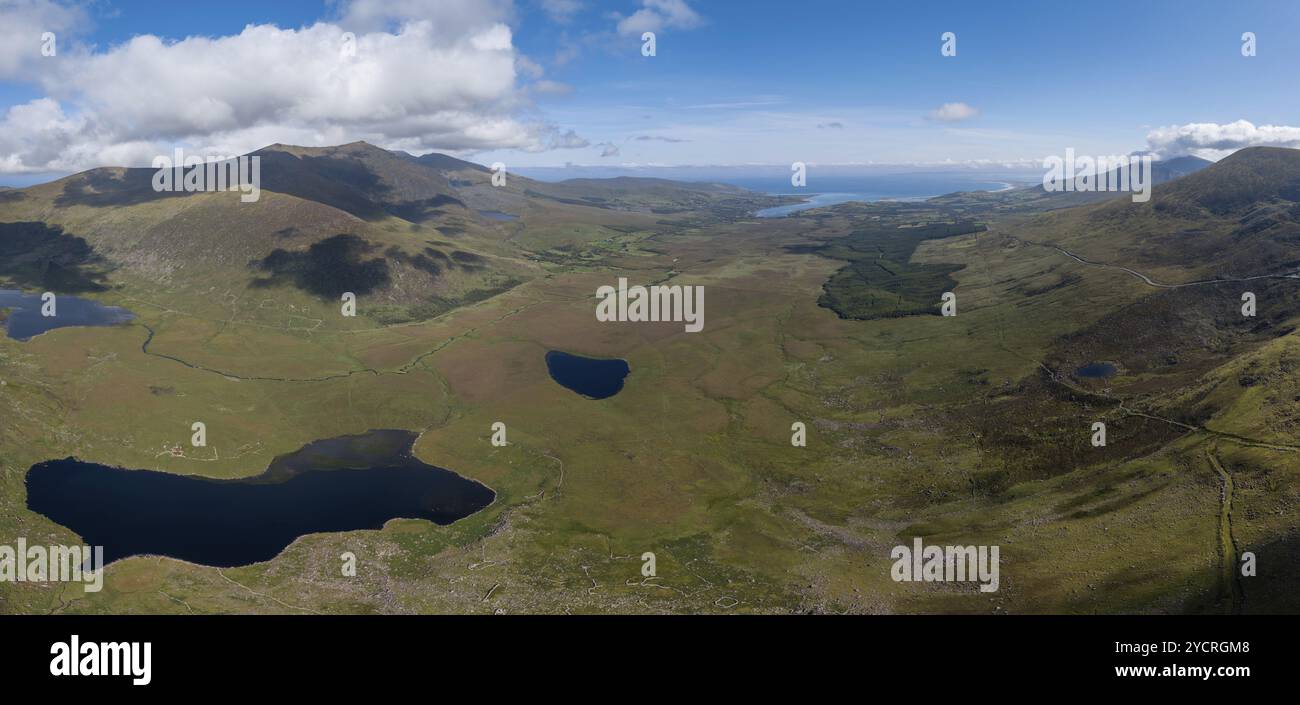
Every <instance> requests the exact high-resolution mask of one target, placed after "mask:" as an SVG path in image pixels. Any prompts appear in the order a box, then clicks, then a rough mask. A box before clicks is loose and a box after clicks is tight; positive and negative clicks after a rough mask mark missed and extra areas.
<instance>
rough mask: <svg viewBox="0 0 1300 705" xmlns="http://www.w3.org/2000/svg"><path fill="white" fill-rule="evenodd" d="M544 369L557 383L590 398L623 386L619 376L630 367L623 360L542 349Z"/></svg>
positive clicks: (614, 392) (621, 377) (612, 393)
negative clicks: (544, 360) (543, 352)
mask: <svg viewBox="0 0 1300 705" xmlns="http://www.w3.org/2000/svg"><path fill="white" fill-rule="evenodd" d="M546 369H547V371H548V372H550V373H551V379H553V380H555V381H556V382H559V383H560V385H561V386H563V387H566V388H568V389H572V390H573V391H575V392H577V393H579V394H581V395H582V396H584V397H588V398H590V399H604V398H606V397H612V396H614V395H615V394H618V393H619V392H620V391H621V390H622V389H623V378H624V377H627V373H628V372H630V371H631V368H630V367H628V365H627V361H626V360H617V359H615V360H604V359H598V358H593V357H582V356H581V355H570V354H569V353H566V352H560V351H558V350H552V351H550V352H548V353H546Z"/></svg>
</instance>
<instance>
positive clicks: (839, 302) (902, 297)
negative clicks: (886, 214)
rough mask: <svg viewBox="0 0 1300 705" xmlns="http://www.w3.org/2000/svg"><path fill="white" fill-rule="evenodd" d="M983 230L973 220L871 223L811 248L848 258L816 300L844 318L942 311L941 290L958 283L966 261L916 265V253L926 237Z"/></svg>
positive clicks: (890, 316) (826, 255) (894, 316)
mask: <svg viewBox="0 0 1300 705" xmlns="http://www.w3.org/2000/svg"><path fill="white" fill-rule="evenodd" d="M983 230H984V226H983V225H977V224H975V223H973V222H969V221H961V222H956V223H935V224H929V225H921V226H916V227H871V228H865V229H859V230H854V231H853V232H851V233H850V234H849V235H847V236H846V237H843V238H840V239H837V240H834V241H832V242H829V243H827V244H825V245H822V246H821V247H815V248H810V249H806V250H805V251H811V252H815V253H817V254H819V255H822V256H824V257H830V258H832V259H839V260H845V261H847V262H848V263H849V264H848V265H847V266H845V267H844V268H843V269H840V270H839V271H838V272H836V273H835V274H834V275H832V276H831V278H830V280H829V281H827V282H826V284H825V286H824V287H823V293H822V295H821V298H820V299H818V301H817V303H818V304H820V305H821V306H823V307H824V308H829V309H831V310H832V311H834V312H835V313H837V314H839V316H840V318H851V319H857V320H869V319H873V318H896V317H900V316H917V315H924V314H934V315H937V314H938V312H939V297H940V295H941V294H943V292H945V291H951V290H952V288H953V287H955V286H956V285H957V282H956V281H955V280H954V279H953V278H952V276H951V275H952V273H953V272H956V271H957V270H959V269H961V268H962V267H963V266H964V265H949V264H915V263H912V262H911V259H912V253H913V252H915V251H916V248H917V246H918V245H920V244H921V242H922V241H925V240H933V239H940V238H946V237H953V236H955V235H965V234H967V233H974V232H982V231H983Z"/></svg>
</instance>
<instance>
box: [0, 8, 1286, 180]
mask: <svg viewBox="0 0 1300 705" xmlns="http://www.w3.org/2000/svg"><path fill="white" fill-rule="evenodd" d="M42 5H53V6H54V7H55V9H58V8H59V7H60V3H50V2H47V1H46V0H0V20H3V19H4V17H3V16H4V15H5V14H6V13H13V14H14V15H15V16H17V15H18V14H19V13H23V15H22V16H23V17H25V18H27V19H30V18H31V17H32V16H35V17H50V16H51V15H50V14H49V13H50V12H53V10H50V9H49V8H48V7H44V8H43V7H40V6H42ZM66 5H67V3H62V6H66ZM42 13H44V14H42ZM40 21H49V20H40ZM421 21H427V22H428V23H429V24H428V28H426V31H425V32H424V33H422V34H418V36H416V33H412V32H409V31H407V30H404V29H403V27H404V26H405V25H407V24H409V23H412V22H421ZM4 24H5V23H4V22H2V21H0V26H2V25H4ZM7 24H9V26H11V27H23V28H24V30H23V31H25V32H26V34H20V35H18V36H17V37H13V36H5V37H0V39H4V40H5V41H6V42H11V43H12V42H18V43H19V44H22V42H28V45H29V46H30V45H31V42H32V41H34V40H33V39H32V38H31V36H30V34H31V31H32V28H35V27H38V26H40V25H39V21H29V22H27V23H26V24H24V22H23V21H18V19H15V21H14V22H9V23H7ZM65 24H66V27H65V28H63V29H62V30H61V41H62V44H60V56H59V57H56V58H53V59H47V60H45V61H44V62H41V61H37V60H35V59H32V58H30V57H27V56H19V57H18V58H16V59H15V58H12V57H11V59H12V60H11V61H10V63H9V70H8V71H7V72H6V71H5V63H4V60H3V55H2V54H0V79H2V80H0V114H3V113H9V112H10V111H11V110H12V109H14V108H21V107H22V106H25V105H27V106H30V107H31V109H27V110H19V111H18V112H17V113H14V114H12V115H10V116H9V118H8V119H9V120H10V125H11V126H12V127H13V129H12V130H11V133H12V134H11V136H10V137H9V138H8V141H7V142H6V138H5V137H3V136H2V135H0V175H3V174H4V173H5V171H6V169H5V167H4V166H3V165H4V164H5V163H6V161H3V160H5V159H6V155H8V159H7V163H8V165H9V167H8V169H7V171H8V172H9V173H10V174H14V173H19V172H26V173H32V172H33V171H35V170H39V169H43V168H44V169H48V170H53V171H58V170H60V169H62V170H69V169H73V168H77V167H81V166H85V165H86V163H87V162H94V161H102V160H106V159H113V158H116V159H120V160H126V161H135V160H139V159H141V158H144V157H146V156H147V155H148V154H151V153H155V152H158V151H159V150H160V149H162V148H163V147H165V146H168V145H176V144H181V145H184V146H187V147H190V148H192V149H218V148H221V149H243V148H253V147H256V146H260V144H259V143H258V140H264V141H265V143H269V142H275V141H283V142H295V143H296V142H320V143H326V142H330V141H350V139H354V138H355V139H368V140H370V141H372V142H376V143H380V144H382V145H383V146H388V147H393V148H403V149H408V150H409V151H415V152H423V151H430V150H433V149H436V150H438V151H449V152H454V153H457V154H459V155H462V156H467V157H470V158H472V159H474V160H476V161H480V162H488V163H490V162H492V161H498V160H499V161H503V162H505V163H507V164H510V165H516V166H544V165H563V164H566V163H576V164H587V165H606V166H618V165H684V164H708V165H744V164H756V163H761V164H788V163H790V162H792V161H804V162H808V163H814V164H833V163H839V164H865V163H875V164H880V163H886V164H894V163H939V162H946V161H952V162H957V163H968V162H970V163H983V162H990V163H992V162H999V161H1000V162H1016V161H1020V162H1026V161H1033V160H1041V159H1042V158H1043V157H1044V156H1046V155H1049V154H1061V153H1062V152H1063V151H1064V150H1065V149H1066V148H1067V147H1072V148H1074V149H1075V150H1076V151H1078V152H1080V153H1092V154H1117V153H1128V152H1131V151H1134V150H1143V149H1153V150H1155V151H1156V152H1157V153H1158V154H1160V155H1162V156H1176V155H1177V154H1181V153H1199V154H1202V155H1203V156H1211V157H1214V156H1222V154H1224V153H1226V152H1229V151H1231V150H1232V149H1235V148H1239V147H1241V146H1246V145H1247V144H1255V143H1272V144H1283V145H1286V146H1300V129H1297V128H1294V127H1291V126H1293V125H1298V124H1300V115H1297V108H1300V105H1297V103H1298V101H1300V93H1298V92H1297V91H1296V90H1295V89H1296V81H1295V79H1294V76H1295V74H1296V71H1297V70H1298V69H1297V67H1300V35H1297V34H1296V32H1295V30H1296V29H1297V28H1300V3H1292V2H1283V1H1280V0H1279V1H1277V2H1219V1H1210V0H1205V1H1203V2H1197V1H1194V0H1192V1H1183V2H1172V1H1156V2H1131V1H1130V2H1088V3H1075V4H1070V6H1064V4H1062V3H1038V2H1004V3H984V2H973V1H970V0H967V1H965V2H919V1H918V2H866V1H849V0H843V1H840V2H831V1H829V0H803V1H800V2H784V1H781V2H779V1H777V0H748V1H743V2H742V1H740V0H603V1H599V2H598V1H597V0H514V1H513V2H510V1H508V0H476V1H475V2H469V0H443V1H441V2H439V1H438V0H395V1H394V2H388V3H386V4H383V5H379V4H376V0H353V1H350V2H344V1H342V0H340V1H339V2H329V3H325V2H308V1H306V0H279V1H277V2H274V3H268V2H265V1H264V0H263V1H262V2H247V1H232V2H222V3H156V2H140V1H135V0H99V1H97V2H93V3H90V4H87V5H82V6H81V10H80V12H78V13H77V17H75V18H74V19H72V20H67V21H66V23H65ZM249 25H254V26H262V25H266V26H273V27H274V28H281V29H286V30H296V31H295V32H294V33H293V34H292V36H291V37H290V38H289V39H285V40H284V42H285V47H283V51H281V50H280V48H275V49H274V50H271V49H266V54H265V56H260V57H259V58H258V60H260V61H263V62H265V63H266V66H263V65H259V64H257V63H252V61H253V59H251V58H248V55H249V54H250V53H253V52H250V50H249V47H255V48H257V50H258V52H259V53H260V52H261V51H262V50H263V49H264V48H266V46H267V44H269V43H274V42H279V41H281V38H277V37H276V36H273V35H272V34H268V33H260V34H256V36H254V34H253V33H250V30H247V29H246V27H248V26H249ZM313 26H316V28H317V29H316V30H315V31H314V32H312V33H310V36H311V37H312V38H313V39H311V41H315V42H316V43H318V44H319V43H321V42H322V41H324V40H320V39H319V38H320V37H321V36H326V37H330V36H333V35H329V34H328V32H327V31H326V29H332V31H335V32H341V31H354V32H355V34H356V35H357V36H359V37H361V40H360V44H359V45H360V46H361V47H362V49H363V52H362V53H361V54H360V57H361V58H362V59H363V60H375V61H376V62H377V63H376V64H375V65H376V66H379V67H381V70H379V74H378V75H383V76H387V77H389V78H390V79H391V80H388V81H376V78H375V76H376V73H375V70H371V71H370V73H366V72H365V71H364V70H362V69H358V68H356V65H355V64H354V65H353V67H352V68H349V69H347V70H348V71H352V72H353V74H352V75H351V76H345V77H343V78H340V77H339V76H334V75H333V74H334V73H335V70H334V69H333V68H331V67H330V66H329V65H325V67H324V68H322V65H321V63H320V62H318V61H308V60H305V59H303V58H302V57H303V52H302V46H304V45H309V44H310V42H309V37H308V32H305V31H303V29H304V28H309V27H313ZM494 27H501V28H503V29H504V28H508V31H505V32H504V34H503V33H502V32H495V33H493V32H494V30H493V28H494ZM644 27H652V28H654V29H656V34H657V55H656V56H653V57H645V56H642V54H641V39H640V31H639V29H641V28H644ZM271 28H272V27H264V28H263V29H268V30H269V29H271ZM10 31H11V33H13V32H14V31H16V30H12V29H11V30H10ZM946 31H951V32H954V33H955V34H956V35H957V55H956V56H954V57H943V56H941V55H940V44H941V41H940V35H941V33H943V32H946ZM1247 31H1250V32H1254V33H1255V34H1256V36H1257V41H1258V51H1257V55H1256V56H1254V57H1243V56H1242V54H1241V46H1242V40H1241V35H1242V33H1243V32H1247ZM3 32H4V30H2V29H0V33H3ZM404 33H405V34H404ZM141 35H154V36H156V37H158V38H160V40H161V41H160V42H159V43H158V45H157V46H145V45H143V44H141V45H137V46H136V48H135V50H134V51H131V52H127V51H125V50H124V47H125V46H126V44H127V43H128V42H131V41H132V39H133V38H138V37H140V36H141ZM399 35H400V36H405V37H407V38H408V40H409V41H410V42H411V44H412V45H413V46H415V48H414V49H411V50H409V51H404V52H396V51H393V50H391V49H389V48H385V47H386V44H385V40H387V42H388V43H389V44H391V43H394V42H396V41H397V40H396V39H394V38H395V37H398V38H400V37H399ZM194 37H205V38H210V39H212V40H214V41H217V44H216V45H215V46H214V47H207V48H205V47H206V45H202V43H201V42H195V41H194V40H192V39H191V40H190V42H188V43H185V42H183V41H182V40H186V38H194ZM412 37H414V38H412ZM485 37H487V38H489V39H483V38H485ZM223 38H225V39H226V41H224V43H223V42H222V41H221V40H223ZM137 42H138V39H137ZM326 43H327V42H326ZM471 44H472V45H473V46H470V45H471ZM448 47H451V48H456V49H455V50H456V51H457V52H459V53H457V54H456V56H455V58H454V60H449V59H448V58H447V56H448V55H447V54H446V53H445V52H446V51H450V49H448ZM204 51H211V52H217V53H218V55H219V56H222V57H229V59H230V61H231V62H233V63H235V64H238V65H240V71H241V72H242V73H240V74H237V75H236V76H235V77H234V79H232V80H211V81H210V80H209V78H208V75H207V74H205V73H204V70H205V69H204V68H203V67H204V66H206V65H207V64H205V63H204V61H205V60H206V59H207V55H206V54H204V53H203V52H204ZM421 51H424V52H428V56H429V57H431V58H430V61H428V62H426V61H422V60H421V54H420V53H419V52H421ZM221 52H224V53H221ZM277 52H279V53H277ZM367 52H373V53H367ZM382 52H390V53H389V55H383V56H380V54H381V53H382ZM439 52H443V53H439ZM280 57H283V58H280ZM295 61H304V62H306V63H304V65H303V66H302V67H301V68H298V69H295V68H294V67H293V66H292V63H293V62H295ZM503 61H504V62H505V63H503ZM55 62H59V63H57V64H56V63H55ZM77 62H81V65H78V64H77ZM241 62H243V63H241ZM227 63H230V62H227ZM510 64H512V65H513V73H512V75H508V76H507V75H505V74H510V73H511V72H510V71H509V69H510ZM213 65H215V64H213ZM273 67H279V72H278V75H280V76H284V75H288V76H289V77H293V76H294V75H295V74H294V73H293V71H295V70H296V71H297V74H296V75H297V76H298V77H300V78H301V80H302V82H303V83H304V84H311V86H312V87H311V88H308V89H304V90H302V91H298V90H297V89H296V87H295V86H293V85H292V84H288V83H286V84H284V86H283V87H280V88H277V89H276V90H274V91H271V90H267V91H265V93H268V94H271V93H274V95H259V96H254V97H248V96H249V95H250V94H256V93H258V90H257V89H258V88H266V86H261V85H259V81H260V80H261V79H262V78H263V77H265V80H266V81H268V82H271V83H272V85H277V84H274V81H276V80H286V79H283V78H281V79H277V78H276V76H277V71H276V70H269V69H270V68H273ZM185 72H188V75H186V76H184V78H183V80H182V79H181V78H177V80H176V82H175V83H176V86H172V85H171V84H169V83H168V82H167V81H166V80H159V76H163V77H164V78H165V77H167V76H170V75H172V73H178V74H179V73H185ZM321 74H330V76H329V77H323V76H321ZM86 76H94V77H96V82H95V83H93V84H92V83H91V81H90V79H87V78H82V77H86ZM241 76H242V77H243V78H242V79H241V78H240V77H241ZM227 78H229V77H227ZM116 80H121V81H122V85H121V86H120V88H119V89H118V90H117V91H116V93H114V94H113V95H119V94H122V93H124V92H125V93H131V92H139V95H138V96H136V95H133V96H130V97H124V98H120V99H119V98H114V97H112V96H110V95H109V94H108V89H107V88H104V87H103V86H102V84H103V83H104V82H109V83H111V82H113V81H116ZM238 80H246V81H247V82H248V86H247V87H245V88H241V87H240V86H239V85H232V81H233V82H234V83H237V81H238ZM208 83H211V84H212V94H211V95H209V94H206V93H204V92H203V91H202V90H201V89H202V88H203V87H204V86H205V85H206V84H208ZM376 83H381V84H383V88H382V90H380V89H376V88H375V85H376ZM441 83H446V84H448V86H449V87H447V88H446V89H445V90H444V87H442V86H441V85H440V84H441ZM340 86H345V87H346V88H340ZM169 91H170V92H169ZM340 92H347V93H348V94H349V95H351V96H352V98H351V101H350V102H346V103H344V102H341V103H340V105H339V106H337V108H334V107H332V106H329V105H327V104H328V103H329V101H330V100H332V98H331V96H333V95H336V94H338V93H340ZM276 96H279V97H276ZM284 96H292V97H287V98H286V97H284ZM362 100H368V101H370V103H369V104H368V106H369V107H367V104H365V103H358V101H362ZM42 101H44V102H42ZM169 101H173V102H175V106H173V107H172V108H171V109H172V111H173V113H172V114H168V113H166V112H165V111H164V107H163V106H166V105H167V104H168V102H169ZM34 102H35V105H33V103H34ZM145 103H149V104H155V103H156V104H158V107H157V108H156V109H152V108H151V109H150V110H147V111H146V110H143V109H142V108H141V107H140V106H141V105H142V104H145ZM945 104H947V105H950V106H953V107H950V109H948V110H947V111H946V112H945V113H944V114H945V115H947V116H948V118H949V119H939V115H940V114H939V113H938V112H936V111H939V110H940V108H941V106H944V105H945ZM195 106H202V111H199V110H198V109H197V108H196V107H195ZM322 106H324V107H322ZM36 108H39V110H37V109H36ZM331 111H333V112H331ZM420 111H424V113H423V114H419V113H420ZM335 113H337V115H335ZM367 113H372V114H375V115H379V116H380V117H376V118H374V119H370V118H369V117H368V115H367ZM177 115H179V116H180V117H175V116H177ZM214 115H215V116H216V117H215V118H214V117H213V116H214ZM958 118H960V119H958ZM24 121H26V122H24ZM1240 121H1246V123H1245V124H1244V125H1243V124H1242V123H1241V122H1240ZM34 123H41V124H44V125H51V124H53V125H58V126H60V128H59V129H60V130H61V132H58V133H57V134H53V135H52V134H50V133H51V130H50V129H39V130H38V129H37V127H35V126H33V124H34ZM448 125H450V126H448ZM0 127H3V125H0ZM1266 128H1268V129H1266ZM1153 133H1154V134H1155V137H1154V138H1152V135H1153ZM15 135H16V136H15ZM59 138H65V139H67V140H68V141H69V142H70V143H72V142H75V143H76V145H77V146H76V147H71V146H70V147H68V148H67V149H66V150H65V151H67V152H69V153H71V154H73V155H75V156H68V155H60V156H58V157H56V158H51V154H52V153H53V152H55V151H58V149H57V147H58V144H57V142H56V140H57V139H59ZM23 139H26V140H28V141H31V142H34V141H36V140H45V142H44V143H42V144H41V145H40V146H35V145H33V144H28V143H25V142H22V141H20V140H23ZM1293 142H1295V143H1296V144H1292V143H1293Z"/></svg>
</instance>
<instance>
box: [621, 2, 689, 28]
mask: <svg viewBox="0 0 1300 705" xmlns="http://www.w3.org/2000/svg"><path fill="white" fill-rule="evenodd" d="M641 5H642V7H641V9H640V10H637V11H636V12H633V13H632V14H631V15H628V16H627V17H620V18H619V21H618V33H619V34H623V35H637V36H639V35H640V34H641V33H642V32H660V31H662V30H664V29H669V28H671V29H694V28H696V27H699V26H700V25H701V24H703V23H704V18H702V17H700V15H699V13H697V12H696V11H695V10H692V9H691V7H690V5H687V4H686V0H641Z"/></svg>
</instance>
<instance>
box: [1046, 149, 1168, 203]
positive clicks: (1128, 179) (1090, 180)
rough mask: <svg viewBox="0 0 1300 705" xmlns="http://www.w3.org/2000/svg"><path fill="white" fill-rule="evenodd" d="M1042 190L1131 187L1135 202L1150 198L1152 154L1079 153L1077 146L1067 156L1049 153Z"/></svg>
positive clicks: (1114, 189)
mask: <svg viewBox="0 0 1300 705" xmlns="http://www.w3.org/2000/svg"><path fill="white" fill-rule="evenodd" d="M1043 168H1044V169H1046V170H1047V171H1046V172H1045V173H1044V174H1043V190H1044V191H1047V192H1049V193H1056V192H1059V191H1065V192H1071V191H1080V192H1093V191H1131V192H1132V193H1133V202H1134V203H1145V202H1146V201H1149V200H1151V181H1152V173H1151V155H1149V154H1145V155H1142V156H1138V155H1135V154H1129V155H1118V156H1102V157H1087V156H1076V155H1075V153H1074V149H1072V148H1071V149H1067V150H1065V157H1064V158H1062V157H1058V156H1055V155H1053V156H1050V157H1047V158H1046V159H1044V160H1043Z"/></svg>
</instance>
